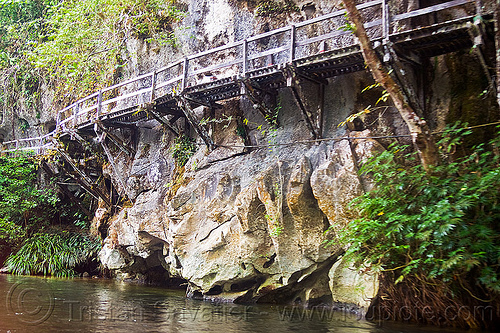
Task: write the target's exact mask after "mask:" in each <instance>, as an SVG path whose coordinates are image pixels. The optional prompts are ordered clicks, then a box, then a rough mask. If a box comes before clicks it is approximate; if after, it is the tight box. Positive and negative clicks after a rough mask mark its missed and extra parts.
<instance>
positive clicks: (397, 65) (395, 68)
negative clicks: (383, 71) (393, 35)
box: [384, 41, 424, 116]
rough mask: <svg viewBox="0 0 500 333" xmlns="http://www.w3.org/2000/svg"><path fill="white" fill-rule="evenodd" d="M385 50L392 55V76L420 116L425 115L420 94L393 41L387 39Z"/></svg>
mask: <svg viewBox="0 0 500 333" xmlns="http://www.w3.org/2000/svg"><path fill="white" fill-rule="evenodd" d="M384 49H385V52H386V53H387V54H389V55H390V57H389V58H390V61H389V62H388V64H387V65H388V66H389V68H391V69H392V73H393V75H392V77H393V79H394V80H395V81H396V83H397V84H398V85H399V86H400V87H401V89H402V91H403V93H404V95H405V97H406V98H407V100H408V101H409V104H410V105H411V107H412V108H413V110H415V112H416V113H417V114H418V115H419V116H423V114H424V108H423V107H422V105H421V103H420V101H419V100H418V95H417V93H416V90H415V89H414V87H413V85H412V83H411V80H410V79H409V78H408V76H407V74H406V69H405V68H404V66H403V63H402V62H401V60H400V58H399V56H398V54H397V52H396V50H395V49H394V45H393V44H392V42H390V41H387V43H385V45H384Z"/></svg>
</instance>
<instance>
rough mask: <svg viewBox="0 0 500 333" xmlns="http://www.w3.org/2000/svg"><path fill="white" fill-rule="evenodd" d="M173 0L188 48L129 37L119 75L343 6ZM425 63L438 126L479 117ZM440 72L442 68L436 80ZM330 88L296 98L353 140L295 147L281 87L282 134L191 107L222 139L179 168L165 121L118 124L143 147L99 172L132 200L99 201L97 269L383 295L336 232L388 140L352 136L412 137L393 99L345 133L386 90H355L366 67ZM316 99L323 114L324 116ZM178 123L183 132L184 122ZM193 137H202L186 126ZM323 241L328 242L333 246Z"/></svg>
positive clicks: (312, 296)
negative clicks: (366, 166)
mask: <svg viewBox="0 0 500 333" xmlns="http://www.w3.org/2000/svg"><path fill="white" fill-rule="evenodd" d="M178 2H179V3H182V4H183V5H184V6H185V8H187V10H188V12H189V15H187V16H186V18H185V19H184V22H183V26H182V27H180V28H179V29H178V30H176V34H177V37H178V40H179V45H180V46H179V47H178V48H173V47H171V46H163V47H160V46H159V45H154V42H153V45H150V44H148V43H145V42H144V41H141V40H138V39H134V38H129V39H127V40H126V49H127V50H126V54H124V55H123V56H124V58H127V61H126V65H125V67H124V69H123V71H124V72H125V74H124V75H125V76H137V75H139V74H142V73H145V72H149V71H152V70H153V69H158V68H160V67H162V66H164V65H166V64H168V63H170V62H171V61H172V60H174V59H179V58H181V57H182V56H185V55H188V54H192V53H194V52H198V51H202V50H206V49H209V48H211V47H216V46H220V45H223V44H227V43H230V42H233V41H237V40H242V39H244V38H248V37H249V36H252V35H254V34H256V33H261V32H265V31H269V30H271V29H274V28H278V27H281V26H284V25H285V24H287V23H291V22H298V21H301V20H304V19H307V18H312V17H315V16H319V15H322V14H326V13H329V12H331V11H333V10H334V9H338V8H339V4H340V1H324V0H313V1H310V0H308V1H298V0H297V1H294V2H295V3H296V4H297V6H298V9H299V10H298V11H293V12H289V13H283V14H278V15H269V16H268V17H266V16H257V15H255V11H256V9H257V5H258V2H257V1H232V0H212V1H208V0H204V1H200V0H196V1H195V0H183V1H178ZM413 2H414V1H410V3H413ZM405 3H406V2H405ZM346 38H352V36H347V37H346ZM270 43H271V42H270ZM464 59H465V60H463V61H464V62H465V61H468V60H469V58H467V57H466V58H464ZM204 65H206V66H209V65H210V64H209V63H207V64H204ZM433 66H434V67H433ZM428 67H429V68H428V70H427V72H429V73H431V72H432V75H433V77H432V78H429V80H428V81H429V82H431V84H429V85H427V86H426V87H418V88H422V89H424V88H425V89H428V90H429V91H428V92H427V93H428V96H427V99H426V103H429V105H427V109H428V110H434V111H433V112H434V113H433V114H431V115H428V118H430V119H431V121H430V123H431V124H432V125H433V126H434V127H439V128H440V129H441V127H442V126H444V123H445V120H446V114H447V112H448V111H449V109H450V108H453V109H456V110H462V109H463V108H462V105H465V103H466V102H467V103H466V104H467V105H468V106H469V108H467V110H465V111H467V112H468V113H467V114H468V115H471V114H479V112H476V109H475V108H473V107H472V106H473V105H474V103H473V101H474V100H473V99H471V101H472V102H471V101H458V102H457V101H456V99H455V98H454V95H453V94H451V93H450V92H449V90H450V89H449V88H448V87H449V86H452V85H453V82H455V81H457V80H456V75H458V74H460V75H461V71H460V69H456V68H455V67H457V66H456V63H454V62H453V61H452V60H450V59H448V58H444V57H440V58H436V61H435V64H434V65H432V64H428ZM477 72H481V70H479V69H478V70H477ZM442 73H446V75H445V76H444V77H445V79H442V80H441V79H439V78H440V77H441V76H442V75H441V74H442ZM429 75H430V74H429ZM435 78H438V79H435ZM440 80H441V81H440ZM443 80H444V81H445V82H446V85H443V84H442V81H443ZM415 81H425V80H422V78H418V79H415ZM328 83H329V84H328V85H327V86H326V88H325V92H324V101H322V102H321V101H320V100H319V98H318V96H319V95H320V94H319V90H318V86H317V85H316V84H315V83H312V82H308V81H305V82H304V83H303V87H302V91H303V92H304V93H303V96H301V97H302V99H303V101H304V104H305V105H306V108H307V109H308V111H310V113H311V118H312V119H313V120H314V121H317V120H318V119H322V128H323V131H322V136H323V137H327V138H338V137H344V136H346V135H349V136H350V137H351V139H350V140H345V139H344V140H330V141H322V142H315V143H303V142H302V143H299V142H300V141H303V140H309V139H311V134H310V132H309V130H308V127H307V126H306V122H305V120H304V118H303V116H302V113H301V111H300V110H299V108H298V106H297V104H296V102H295V101H294V98H293V95H292V94H291V93H290V91H289V90H287V88H283V89H280V90H279V91H278V96H277V97H276V99H277V101H278V102H279V103H274V104H272V103H268V104H269V105H272V108H273V109H274V107H276V112H278V120H279V124H280V125H279V127H278V128H277V129H274V128H272V127H270V126H269V125H268V123H267V121H266V119H265V118H264V117H263V116H262V115H261V114H260V113H259V112H258V111H257V110H256V108H254V105H253V104H252V103H251V102H250V101H249V100H247V99H246V98H245V97H241V98H235V99H232V100H228V101H225V102H223V103H221V104H222V106H223V107H222V109H217V110H212V111H211V110H208V109H207V108H204V107H200V108H198V109H196V110H195V113H196V116H197V117H198V120H201V119H202V118H205V119H207V117H208V116H210V118H211V119H212V120H217V121H213V122H209V123H207V124H206V125H204V126H205V127H206V129H207V131H208V132H209V133H210V135H211V137H212V139H213V141H214V142H215V143H216V145H217V146H218V147H217V148H216V149H215V150H213V151H208V150H207V148H206V147H205V146H204V145H203V141H202V140H200V139H199V138H198V139H197V147H198V149H197V151H196V152H195V154H194V155H193V156H192V157H191V158H190V159H189V161H188V163H187V164H186V165H185V166H184V167H180V166H179V165H177V164H176V161H175V160H174V159H173V157H172V151H171V147H172V145H173V141H174V139H175V138H174V136H173V135H172V134H171V132H170V131H168V130H165V129H164V128H162V127H161V125H160V124H159V123H158V122H156V121H154V120H151V121H144V122H140V123H138V124H137V127H136V128H134V129H127V130H124V131H123V132H119V131H118V130H116V131H115V132H117V133H114V134H115V135H117V136H119V137H123V138H124V141H125V142H130V144H131V145H133V146H134V150H135V152H136V153H135V155H134V156H126V155H125V154H122V153H120V151H119V150H116V151H112V154H113V155H114V165H107V166H106V167H105V168H104V170H103V173H104V174H105V176H107V177H108V178H110V179H111V181H112V183H113V185H114V188H115V189H116V191H118V192H119V194H120V195H121V196H122V197H126V198H128V201H126V202H125V203H124V204H123V205H122V206H121V207H119V208H120V209H119V210H118V212H116V213H115V214H114V215H113V216H109V215H110V214H109V212H106V210H104V209H103V208H99V209H98V210H97V212H96V217H95V219H94V222H93V224H94V225H93V227H94V230H98V231H99V232H101V233H102V234H104V235H106V236H107V237H106V239H105V241H104V247H103V249H102V251H101V253H100V259H101V261H102V263H103V265H104V266H105V267H107V268H108V269H110V270H111V271H113V273H114V274H115V275H116V276H117V277H118V278H120V279H130V280H137V281H145V282H166V283H169V282H171V283H172V284H175V283H176V282H179V281H182V283H186V284H187V286H188V287H187V294H188V296H190V297H198V298H209V299H221V300H224V299H225V300H232V301H236V302H275V303H278V302H280V303H281V302H295V303H302V304H308V305H315V304H318V303H332V302H340V303H350V304H354V305H355V306H358V307H361V308H365V309H366V307H367V306H368V305H369V304H370V300H371V298H373V297H374V296H375V295H376V293H377V277H376V276H371V275H362V274H358V273H357V272H355V271H353V270H352V269H351V268H350V267H349V266H348V264H346V263H345V262H343V260H342V254H343V252H344V249H343V248H342V247H341V246H340V245H338V244H336V242H335V239H336V235H337V233H338V232H339V231H340V230H341V229H342V228H343V227H345V226H346V224H347V222H348V221H349V220H350V219H352V217H353V216H352V213H351V212H350V211H349V209H348V204H349V202H350V201H351V200H352V199H353V198H354V197H356V196H359V195H360V194H362V193H363V192H364V191H367V190H369V189H370V188H371V186H372V184H371V183H370V179H369V178H366V177H364V176H360V175H359V174H358V167H359V165H360V164H361V163H362V162H363V161H366V160H367V159H368V158H369V157H370V156H371V155H372V154H373V152H375V151H380V150H382V149H384V147H386V146H388V145H389V144H390V143H391V142H393V141H394V140H389V139H386V140H379V141H375V140H371V139H356V138H366V137H368V136H370V135H393V134H396V135H399V134H408V132H407V129H406V126H405V125H404V122H403V121H402V119H401V118H400V117H399V115H398V114H397V111H395V110H394V108H392V107H390V106H388V107H385V108H381V107H380V108H377V109H376V112H372V113H370V114H367V115H364V116H363V117H361V119H357V120H356V121H355V122H353V123H350V124H348V126H347V127H348V129H345V127H338V124H339V123H341V122H342V121H344V120H345V119H346V118H347V117H348V116H349V115H351V114H353V113H357V112H359V111H361V110H363V109H364V108H366V107H367V106H368V105H375V104H376V102H377V100H378V99H379V98H380V96H381V95H380V94H381V91H380V90H376V89H373V90H369V91H367V92H365V93H363V94H361V91H362V90H363V88H365V87H367V86H369V85H372V84H373V80H372V79H371V77H370V75H369V74H368V73H365V72H358V73H354V74H348V75H343V76H339V77H335V78H330V79H328ZM458 88H459V87H456V89H458ZM474 89H476V87H473V88H470V89H469V91H470V95H475V96H480V93H481V91H482V89H484V88H481V87H479V88H477V89H476V90H474ZM460 103H461V104H460ZM45 104H50V103H48V102H47V103H45ZM277 105H279V107H277ZM321 105H322V106H323V116H322V117H320V116H319V113H318V111H317V110H319V109H320V106H321ZM47 109H48V107H47ZM465 111H464V112H465ZM53 116H54V115H53V114H51V115H47V114H46V113H43V114H42V120H43V121H44V122H45V124H46V125H50V119H51V117H52V119H53V118H54V117H53ZM178 125H179V127H180V128H179V130H180V131H181V132H183V131H184V130H185V128H184V127H183V126H184V125H183V124H182V123H181V124H178ZM316 125H319V124H316ZM318 127H319V126H318ZM367 128H369V129H367ZM0 134H2V133H0ZM190 135H191V137H194V138H196V134H195V132H194V131H192V130H191V133H190ZM405 140H406V141H405ZM399 141H400V142H401V143H410V140H409V139H405V138H401V139H399ZM293 142H295V143H296V144H294V145H285V146H272V145H271V146H266V145H268V144H274V143H293ZM245 145H251V146H259V145H262V147H259V148H255V147H254V148H248V147H244V146H245ZM327 241H329V242H330V243H331V244H333V245H329V246H325V245H324V244H325V242H327Z"/></svg>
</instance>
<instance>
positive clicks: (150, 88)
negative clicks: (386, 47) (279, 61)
mask: <svg viewBox="0 0 500 333" xmlns="http://www.w3.org/2000/svg"><path fill="white" fill-rule="evenodd" d="M388 1H389V0H374V1H369V2H366V3H363V4H360V5H358V6H357V8H358V9H360V10H361V9H367V8H370V7H374V6H377V5H381V6H382V18H377V19H375V20H373V21H371V22H366V23H365V26H366V27H368V28H369V27H374V26H377V25H382V30H383V38H388V37H389V36H390V35H391V34H390V24H391V23H393V22H397V21H400V20H404V19H408V18H412V17H416V16H421V15H425V14H428V13H431V12H436V11H440V10H443V9H448V8H452V7H456V6H461V5H464V4H467V3H472V2H474V0H451V1H447V2H445V3H441V4H438V5H434V6H430V7H426V8H422V9H416V10H413V11H410V12H407V13H403V14H397V15H394V16H392V17H391V16H390V15H389V10H388V4H387V3H388ZM345 14H346V10H345V9H341V10H337V11H335V12H332V13H329V14H326V15H322V16H319V17H316V18H312V19H309V20H306V21H303V22H298V23H295V24H293V25H289V26H285V27H282V28H278V29H275V30H271V31H268V32H265V33H261V34H258V35H255V36H251V37H248V38H246V39H243V40H239V41H235V42H232V43H229V44H226V45H222V46H219V47H215V48H212V49H209V50H206V51H202V52H198V53H195V54H192V55H188V56H184V57H183V58H182V59H179V60H176V61H174V62H172V63H170V64H168V65H166V66H164V67H161V68H160V69H158V70H155V71H152V72H149V73H146V74H141V75H139V76H137V77H134V78H130V79H128V80H125V81H123V82H120V83H117V84H115V85H112V86H109V87H105V88H103V89H101V90H100V91H98V92H95V93H93V94H90V95H88V96H86V97H84V98H82V99H80V100H78V101H76V102H74V103H72V104H70V105H69V106H66V107H65V108H63V109H61V110H59V111H57V123H56V129H55V130H53V131H52V132H50V133H47V134H45V135H43V136H39V137H34V138H23V139H19V140H12V141H7V142H4V143H3V145H4V146H6V145H12V144H16V149H19V144H20V143H25V142H34V141H36V142H40V141H43V140H45V139H48V138H50V137H54V136H55V135H57V134H58V133H59V132H60V131H63V130H64V129H63V128H62V127H63V125H65V124H67V123H69V122H70V121H72V120H73V121H74V124H75V127H76V126H78V124H77V121H75V119H76V120H78V119H79V118H80V117H82V116H84V115H89V113H90V112H91V111H94V110H96V109H97V118H98V117H99V116H100V115H101V111H102V110H101V109H102V107H103V106H107V105H110V104H112V103H114V102H119V101H121V100H124V99H127V98H130V97H133V96H137V95H141V94H145V93H150V96H151V101H152V100H153V99H154V96H155V90H156V89H161V88H163V87H166V86H168V85H169V84H173V83H175V82H177V81H179V82H182V89H181V93H182V90H183V89H185V88H186V81H187V80H188V79H189V78H190V77H193V76H195V75H198V74H201V73H205V72H208V71H211V70H215V69H221V68H226V67H230V66H234V65H236V64H240V63H242V64H243V66H242V71H240V70H239V69H238V73H239V75H240V74H242V75H243V76H245V75H246V74H247V71H248V67H247V62H248V61H250V60H254V59H258V58H262V57H265V56H269V55H273V54H277V53H279V52H284V51H287V50H288V51H289V56H288V61H289V62H294V61H295V60H296V58H295V48H296V47H300V46H304V45H309V44H312V43H315V42H320V41H323V40H327V39H331V38H333V37H337V36H340V35H344V34H347V33H349V32H344V31H332V32H329V33H325V34H322V35H316V36H314V37H309V38H307V39H306V40H300V41H298V40H296V30H297V29H299V28H303V27H306V26H309V25H312V24H316V23H319V22H323V21H327V20H331V19H333V18H336V17H339V16H342V15H345ZM288 31H290V32H291V34H290V35H291V36H290V42H289V43H287V44H285V45H284V46H278V47H274V48H272V49H270V50H265V51H262V52H259V53H257V54H253V55H250V54H249V52H248V47H247V45H248V43H251V42H255V41H258V40H261V39H264V38H268V37H271V36H275V35H278V34H281V33H286V32H288ZM238 47H242V51H243V52H242V55H241V56H238V57H235V59H234V60H228V59H226V61H225V62H224V63H222V64H218V65H212V66H208V67H203V68H200V69H194V70H192V72H191V73H190V72H189V70H190V69H189V68H190V66H189V61H190V60H195V59H198V58H201V57H205V56H208V55H211V54H214V53H217V52H221V51H226V50H230V49H234V48H238ZM175 66H180V68H181V69H182V73H183V74H181V75H170V76H167V77H166V78H165V80H164V81H163V82H156V79H157V78H158V74H160V73H163V72H165V71H167V70H169V69H172V68H174V67H175ZM146 78H151V83H150V84H147V86H146V87H144V86H142V87H138V88H136V90H133V91H131V92H127V93H126V94H121V92H120V93H119V95H118V96H115V97H112V98H110V99H106V100H103V94H104V93H106V92H109V91H112V90H114V89H118V88H121V87H123V86H126V85H128V84H131V83H134V82H138V81H141V80H143V79H146ZM94 98H96V99H97V101H96V102H95V104H91V105H86V107H82V106H83V105H84V103H85V102H87V101H89V100H91V99H94ZM74 108H76V109H75V110H74V112H73V113H72V114H71V115H69V116H68V117H65V118H64V119H62V117H63V116H64V114H65V113H66V112H67V111H68V110H71V109H74ZM88 120H89V119H88V116H87V117H86V119H85V120H84V121H83V122H82V123H84V122H87V121H88ZM46 146H47V144H42V145H41V146H33V147H31V148H30V149H33V150H37V149H41V148H43V147H46ZM28 148H29V147H25V148H22V150H27V149H28ZM16 149H10V150H4V152H12V151H15V150H16Z"/></svg>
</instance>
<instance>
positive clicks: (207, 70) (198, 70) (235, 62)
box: [188, 59, 243, 77]
mask: <svg viewBox="0 0 500 333" xmlns="http://www.w3.org/2000/svg"><path fill="white" fill-rule="evenodd" d="M242 62H243V59H236V60H233V61H228V62H225V63H223V64H219V65H214V66H210V67H205V68H201V69H197V70H195V71H193V72H191V73H189V75H188V76H190V77H191V76H194V75H197V74H201V73H205V72H210V71H214V70H217V69H221V68H224V67H230V66H233V65H237V64H241V63H242Z"/></svg>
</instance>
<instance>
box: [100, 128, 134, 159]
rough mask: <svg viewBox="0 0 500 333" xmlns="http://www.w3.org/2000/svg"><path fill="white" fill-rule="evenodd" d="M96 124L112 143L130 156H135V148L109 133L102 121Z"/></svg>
mask: <svg viewBox="0 0 500 333" xmlns="http://www.w3.org/2000/svg"><path fill="white" fill-rule="evenodd" d="M96 124H97V126H98V127H99V129H100V130H101V131H102V132H104V133H106V137H107V138H108V139H109V140H111V142H113V143H114V144H115V145H116V146H117V147H118V148H119V149H120V150H121V151H123V152H124V153H125V154H127V155H129V156H134V155H135V150H134V149H133V148H131V147H129V146H128V145H127V144H126V143H125V142H123V140H122V139H120V138H119V137H117V136H116V135H114V134H113V133H111V132H110V131H108V130H107V129H106V127H105V126H104V125H103V124H102V123H101V122H100V121H98V122H96ZM96 134H97V132H96Z"/></svg>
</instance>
